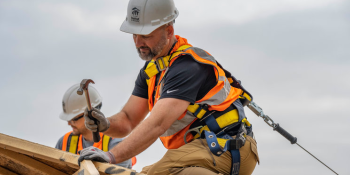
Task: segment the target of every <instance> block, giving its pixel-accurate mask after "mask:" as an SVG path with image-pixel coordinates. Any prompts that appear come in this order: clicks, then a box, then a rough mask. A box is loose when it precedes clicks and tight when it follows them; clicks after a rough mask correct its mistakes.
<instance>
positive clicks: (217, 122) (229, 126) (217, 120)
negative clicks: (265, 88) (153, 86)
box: [143, 45, 253, 175]
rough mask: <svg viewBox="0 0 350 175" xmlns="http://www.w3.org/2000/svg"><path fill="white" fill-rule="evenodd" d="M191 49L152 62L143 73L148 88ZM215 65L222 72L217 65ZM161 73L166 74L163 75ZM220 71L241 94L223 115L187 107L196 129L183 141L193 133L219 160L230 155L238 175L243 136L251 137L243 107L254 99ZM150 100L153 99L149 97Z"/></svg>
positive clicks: (184, 47) (203, 106)
mask: <svg viewBox="0 0 350 175" xmlns="http://www.w3.org/2000/svg"><path fill="white" fill-rule="evenodd" d="M191 48H192V46H190V45H182V46H180V47H179V48H178V49H177V50H176V51H175V52H173V53H172V54H170V55H168V56H165V57H160V58H157V59H156V60H151V61H150V62H149V63H148V65H147V66H146V68H145V69H144V71H143V74H144V77H145V78H146V82H147V85H149V80H150V79H151V78H152V77H154V76H156V75H157V74H158V73H162V76H161V77H160V79H159V80H158V84H159V82H161V81H162V79H163V77H164V76H165V74H166V72H167V71H168V68H169V64H170V62H171V60H172V59H173V58H175V57H178V56H181V55H185V54H186V53H185V51H186V50H187V49H191ZM217 64H218V66H220V68H221V69H223V67H222V66H221V65H220V64H219V63H217ZM164 70H165V72H163V71H164ZM223 70H224V72H225V76H226V78H227V79H228V81H229V83H230V85H231V86H232V87H235V88H238V89H240V90H242V91H241V94H240V95H239V98H238V99H237V100H235V101H234V102H233V104H232V105H231V106H230V107H229V108H227V109H226V110H225V111H215V110H209V109H208V108H209V106H208V105H207V104H197V103H195V104H191V105H189V106H188V108H187V111H189V112H191V113H192V114H193V116H195V117H196V118H197V121H196V122H194V123H193V126H195V125H196V124H197V125H199V126H196V127H192V128H191V129H189V130H188V131H187V132H186V133H185V135H184V142H185V143H187V139H186V138H187V134H188V133H190V132H191V133H192V132H195V134H194V137H193V138H194V139H196V138H205V139H206V142H207V144H208V147H209V148H210V151H211V152H212V153H213V154H214V155H216V156H221V155H222V154H223V153H224V152H226V151H230V152H231V156H232V169H231V174H232V175H238V173H239V167H240V153H239V148H241V147H242V146H244V144H245V141H246V135H250V136H251V137H253V132H252V126H251V124H250V123H249V122H248V120H247V119H246V117H245V114H244V110H243V107H244V106H246V105H247V104H249V103H250V101H252V99H253V98H252V96H251V94H250V93H249V92H248V91H246V90H245V89H244V88H243V87H242V86H241V83H240V81H238V80H237V79H235V78H234V77H233V76H232V74H231V73H230V72H228V71H227V70H225V69H223ZM149 98H152V97H150V96H149ZM195 123H196V124H195ZM191 126H192V125H191ZM221 147H222V148H221ZM213 161H214V159H213ZM214 165H215V162H214Z"/></svg>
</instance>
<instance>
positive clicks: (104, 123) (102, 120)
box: [84, 108, 110, 132]
mask: <svg viewBox="0 0 350 175" xmlns="http://www.w3.org/2000/svg"><path fill="white" fill-rule="evenodd" d="M91 117H93V118H95V119H96V120H97V123H95V122H94V120H92V119H90V117H89V111H88V109H87V108H86V109H85V112H84V118H85V127H86V128H87V129H89V130H90V131H92V132H97V131H99V132H104V131H107V129H108V128H109V125H110V123H109V120H108V119H107V118H106V117H105V116H104V115H103V113H102V112H101V111H100V110H98V109H96V108H92V110H91ZM97 129H98V130H97Z"/></svg>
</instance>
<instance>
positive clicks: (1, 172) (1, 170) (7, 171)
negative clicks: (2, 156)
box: [0, 166, 17, 175]
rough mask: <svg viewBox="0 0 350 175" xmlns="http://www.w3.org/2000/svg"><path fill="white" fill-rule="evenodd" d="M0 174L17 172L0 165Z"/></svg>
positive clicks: (8, 174)
mask: <svg viewBox="0 0 350 175" xmlns="http://www.w3.org/2000/svg"><path fill="white" fill-rule="evenodd" d="M0 175H17V174H16V173H14V172H12V171H10V170H8V169H6V168H3V167H1V166H0Z"/></svg>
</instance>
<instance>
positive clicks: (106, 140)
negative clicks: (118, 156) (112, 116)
mask: <svg viewBox="0 0 350 175" xmlns="http://www.w3.org/2000/svg"><path fill="white" fill-rule="evenodd" d="M110 140H111V137H109V136H107V135H103V138H102V151H104V152H108V151H109V149H108V145H109V142H110Z"/></svg>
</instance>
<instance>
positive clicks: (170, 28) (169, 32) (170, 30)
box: [166, 25, 174, 39]
mask: <svg viewBox="0 0 350 175" xmlns="http://www.w3.org/2000/svg"><path fill="white" fill-rule="evenodd" d="M166 31H167V39H171V38H172V37H173V36H174V26H172V25H168V26H167V27H166Z"/></svg>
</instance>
